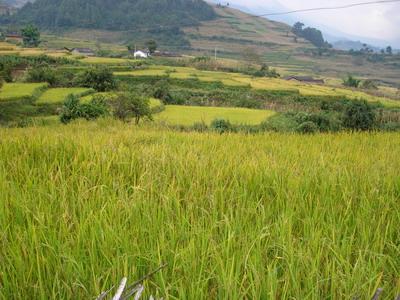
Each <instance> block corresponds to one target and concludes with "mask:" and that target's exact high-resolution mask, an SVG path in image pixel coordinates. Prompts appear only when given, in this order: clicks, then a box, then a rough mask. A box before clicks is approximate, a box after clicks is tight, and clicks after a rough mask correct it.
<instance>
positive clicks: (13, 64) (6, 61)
mask: <svg viewBox="0 0 400 300" xmlns="http://www.w3.org/2000/svg"><path fill="white" fill-rule="evenodd" d="M67 64H79V62H78V61H74V60H70V59H67V58H61V57H60V58H56V57H50V56H46V55H39V56H26V57H23V56H19V55H4V56H0V77H2V78H3V79H4V81H6V82H12V81H13V76H12V75H13V72H14V71H15V70H16V69H26V68H31V70H38V71H40V68H41V67H43V66H47V69H48V72H46V73H49V74H50V73H51V72H54V70H55V68H54V67H55V66H60V65H67ZM44 81H47V80H44ZM44 81H40V82H44Z"/></svg>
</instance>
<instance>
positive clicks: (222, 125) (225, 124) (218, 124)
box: [210, 119, 233, 134]
mask: <svg viewBox="0 0 400 300" xmlns="http://www.w3.org/2000/svg"><path fill="white" fill-rule="evenodd" d="M210 127H211V129H213V130H214V131H216V132H218V133H221V134H222V133H224V132H228V131H231V130H232V129H233V127H232V124H231V123H230V122H229V121H228V120H224V119H215V120H213V121H212V122H211V126H210Z"/></svg>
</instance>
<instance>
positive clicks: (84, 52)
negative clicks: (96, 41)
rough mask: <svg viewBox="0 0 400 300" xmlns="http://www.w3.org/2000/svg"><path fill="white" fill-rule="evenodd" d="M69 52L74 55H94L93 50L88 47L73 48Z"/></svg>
mask: <svg viewBox="0 0 400 300" xmlns="http://www.w3.org/2000/svg"><path fill="white" fill-rule="evenodd" d="M71 53H72V54H75V55H83V56H95V53H94V51H93V50H92V49H90V48H74V49H72V51H71Z"/></svg>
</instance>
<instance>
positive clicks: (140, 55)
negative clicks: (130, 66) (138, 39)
mask: <svg viewBox="0 0 400 300" xmlns="http://www.w3.org/2000/svg"><path fill="white" fill-rule="evenodd" d="M133 56H134V57H135V58H148V57H149V53H147V52H143V51H140V50H139V51H135V53H134V54H133Z"/></svg>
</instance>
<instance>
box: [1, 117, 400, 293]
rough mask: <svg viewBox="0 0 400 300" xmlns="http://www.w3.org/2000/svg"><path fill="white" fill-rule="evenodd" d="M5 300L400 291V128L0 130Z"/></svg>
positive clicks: (82, 126) (104, 123)
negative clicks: (119, 291) (138, 281)
mask: <svg viewBox="0 0 400 300" xmlns="http://www.w3.org/2000/svg"><path fill="white" fill-rule="evenodd" d="M0 140H1V143H0V191H1V193H0V232H1V234H0V262H1V263H0V278H1V281H0V298H2V299H25V298H27V295H29V298H30V299H91V298H93V297H95V296H96V295H99V294H100V293H101V291H105V290H108V289H109V288H110V287H111V286H113V285H115V284H116V283H118V282H119V281H120V279H121V278H123V277H125V276H127V277H128V278H141V277H142V276H143V275H145V274H148V273H149V272H151V271H152V270H155V269H156V268H157V267H158V266H160V265H164V263H167V264H168V265H167V266H166V268H164V269H163V270H161V271H160V272H159V273H157V274H156V275H155V276H154V277H152V278H151V279H150V280H148V281H147V282H145V286H146V290H145V291H146V293H148V294H147V296H148V295H150V294H153V295H157V296H158V297H164V298H165V299H353V298H359V299H371V298H372V295H373V294H374V292H375V291H376V289H377V288H378V287H382V288H383V298H384V299H394V298H395V296H396V295H397V294H399V293H400V286H399V283H398V282H399V274H400V269H399V268H400V250H399V244H400V236H399V232H398V227H399V226H398V225H399V224H400V214H399V210H400V202H399V197H400V185H399V183H400V174H399V171H398V170H399V169H400V158H399V155H398V153H399V149H400V134H399V133H372V134H371V133H340V134H316V135H295V134H262V135H245V134H232V133H231V134H226V135H220V134H217V133H177V132H173V131H168V130H160V129H152V128H151V127H143V128H141V127H134V126H133V125H131V124H121V123H119V122H117V121H113V120H107V119H102V120H99V121H97V122H90V123H89V122H77V123H73V124H70V125H67V126H63V125H55V126H52V127H35V128H25V129H4V128H3V129H0Z"/></svg>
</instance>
